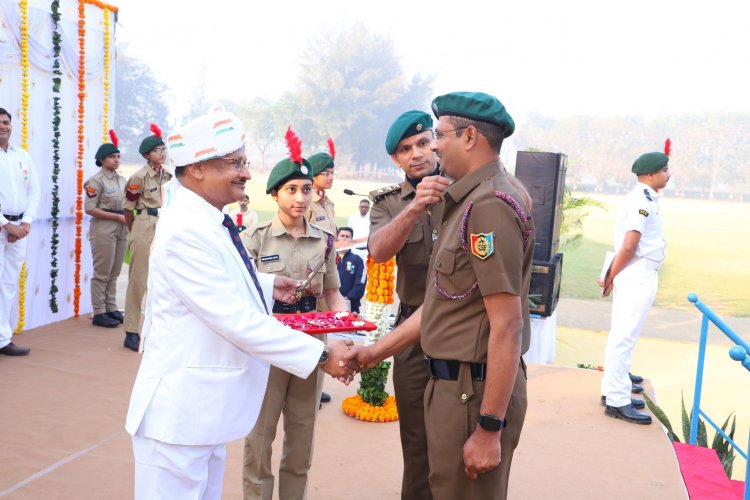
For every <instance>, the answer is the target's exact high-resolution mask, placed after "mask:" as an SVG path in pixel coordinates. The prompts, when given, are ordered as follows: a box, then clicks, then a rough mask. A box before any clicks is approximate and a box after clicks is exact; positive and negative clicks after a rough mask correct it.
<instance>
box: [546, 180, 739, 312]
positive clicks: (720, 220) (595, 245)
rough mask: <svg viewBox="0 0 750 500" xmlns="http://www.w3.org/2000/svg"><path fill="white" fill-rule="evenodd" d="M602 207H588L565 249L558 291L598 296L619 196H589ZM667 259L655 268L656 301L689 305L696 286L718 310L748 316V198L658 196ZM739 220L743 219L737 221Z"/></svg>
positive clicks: (707, 302) (581, 295) (663, 305)
mask: <svg viewBox="0 0 750 500" xmlns="http://www.w3.org/2000/svg"><path fill="white" fill-rule="evenodd" d="M595 198H596V199H597V200H599V201H600V202H602V203H603V204H604V205H605V206H606V207H607V210H601V209H596V208H594V209H592V210H591V214H590V216H589V217H588V219H586V222H585V227H584V240H583V242H582V244H581V245H580V247H578V248H576V249H574V250H570V251H565V260H564V263H563V282H562V291H561V293H562V295H563V296H566V297H575V298H586V299H588V298H595V297H598V294H599V291H600V289H599V287H598V286H597V285H596V279H597V277H598V275H599V272H600V270H601V262H602V259H603V257H604V252H606V251H607V250H609V249H611V246H612V240H613V237H614V224H615V218H616V215H617V210H618V207H619V205H620V203H621V202H622V200H623V197H622V196H595ZM661 208H662V212H663V218H664V232H665V238H666V240H667V259H666V261H665V262H664V266H663V267H662V269H661V270H660V272H659V279H660V283H659V292H658V294H657V296H656V304H657V305H658V306H660V307H668V308H678V309H685V308H692V305H690V304H689V303H688V301H687V299H686V296H687V294H688V293H689V292H696V293H697V294H698V296H699V297H700V298H701V300H702V301H703V302H705V303H706V304H708V305H709V306H710V307H711V308H712V309H714V310H715V311H716V312H718V313H720V314H727V315H732V316H750V293H748V291H747V288H748V286H749V285H750V254H748V249H750V203H732V202H723V201H706V200H689V199H682V198H671V197H670V196H669V194H667V195H666V196H665V197H664V198H663V199H662V202H661ZM743 221H745V222H743Z"/></svg>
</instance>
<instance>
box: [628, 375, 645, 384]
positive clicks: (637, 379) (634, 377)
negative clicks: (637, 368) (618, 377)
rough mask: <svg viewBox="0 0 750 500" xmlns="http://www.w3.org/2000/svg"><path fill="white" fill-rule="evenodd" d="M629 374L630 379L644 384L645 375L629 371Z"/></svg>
mask: <svg viewBox="0 0 750 500" xmlns="http://www.w3.org/2000/svg"><path fill="white" fill-rule="evenodd" d="M628 376H629V377H630V381H631V382H633V383H634V384H642V383H643V377H641V376H640V375H633V374H632V373H630V372H628Z"/></svg>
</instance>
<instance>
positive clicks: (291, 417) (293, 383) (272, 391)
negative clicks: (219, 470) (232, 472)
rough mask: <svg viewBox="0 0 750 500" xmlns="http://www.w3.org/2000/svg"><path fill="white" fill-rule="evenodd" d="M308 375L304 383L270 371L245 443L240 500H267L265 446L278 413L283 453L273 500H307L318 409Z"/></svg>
mask: <svg viewBox="0 0 750 500" xmlns="http://www.w3.org/2000/svg"><path fill="white" fill-rule="evenodd" d="M322 377H323V374H322V373H321V372H320V370H317V369H316V370H314V371H313V372H312V374H310V376H309V377H307V378H306V379H302V378H299V377H295V376H294V375H291V374H290V373H288V372H285V371H284V370H281V369H280V368H276V367H275V366H272V367H271V371H270V373H269V376H268V386H267V387H266V395H265V397H264V399H263V405H262V406H261V409H260V415H259V416H258V421H257V422H256V424H255V427H254V428H253V430H252V431H250V434H249V435H248V436H247V438H245V464H244V468H243V470H242V483H243V484H242V489H243V494H244V498H245V500H249V499H263V500H271V498H272V497H273V484H274V476H273V471H272V470H271V445H272V444H273V441H274V439H275V438H276V428H277V426H278V422H279V417H280V416H281V414H282V413H283V414H284V450H283V453H282V455H281V464H280V465H279V498H281V499H284V500H296V499H304V498H307V473H308V471H309V470H310V465H311V464H312V452H313V437H314V434H315V417H316V415H317V413H318V406H319V405H320V390H319V389H317V385H318V379H319V378H322Z"/></svg>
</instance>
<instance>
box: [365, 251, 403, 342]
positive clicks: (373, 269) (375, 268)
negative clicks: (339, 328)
mask: <svg viewBox="0 0 750 500" xmlns="http://www.w3.org/2000/svg"><path fill="white" fill-rule="evenodd" d="M395 267H396V259H395V258H391V259H389V260H387V261H386V262H375V261H374V260H373V259H372V257H370V256H369V255H368V256H367V286H366V295H365V298H366V299H367V302H368V304H367V312H366V313H365V317H366V318H367V319H368V321H372V322H373V323H375V324H376V325H377V326H378V328H377V330H373V331H372V332H368V334H367V337H368V342H369V343H372V342H375V341H376V340H378V339H379V338H380V337H382V336H383V335H385V334H386V333H388V330H389V329H390V325H388V315H387V314H386V309H387V308H388V305H389V304H393V293H394V291H395V289H396V283H395V275H394V269H395Z"/></svg>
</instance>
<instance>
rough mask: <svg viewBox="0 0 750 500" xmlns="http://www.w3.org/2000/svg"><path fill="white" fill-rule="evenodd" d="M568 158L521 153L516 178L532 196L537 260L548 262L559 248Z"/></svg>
mask: <svg viewBox="0 0 750 500" xmlns="http://www.w3.org/2000/svg"><path fill="white" fill-rule="evenodd" d="M567 169H568V157H567V156H565V155H564V154H562V153H531V152H527V151H519V152H518V156H517V157H516V178H517V179H518V180H519V181H521V182H522V183H523V185H524V186H525V187H526V189H527V190H528V191H529V195H531V201H532V207H531V215H532V217H533V218H534V231H535V236H536V247H535V248H534V260H540V261H545V262H549V261H550V260H552V257H553V256H554V255H555V254H556V253H557V250H558V249H559V247H560V223H561V222H562V202H563V197H564V195H565V172H566V171H567Z"/></svg>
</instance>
